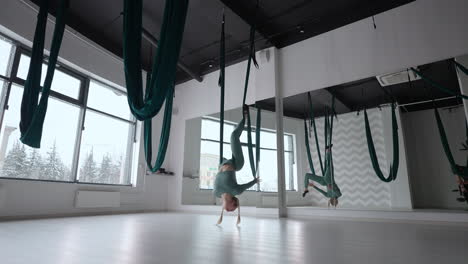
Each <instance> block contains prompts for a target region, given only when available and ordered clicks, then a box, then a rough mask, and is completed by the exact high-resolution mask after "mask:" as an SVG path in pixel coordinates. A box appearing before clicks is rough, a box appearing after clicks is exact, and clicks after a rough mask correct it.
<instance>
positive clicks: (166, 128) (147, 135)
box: [144, 90, 174, 172]
mask: <svg viewBox="0 0 468 264" xmlns="http://www.w3.org/2000/svg"><path fill="white" fill-rule="evenodd" d="M173 93H174V90H170V91H169V93H168V94H167V97H166V105H165V106H164V118H163V123H162V128H161V137H160V139H159V148H158V155H157V156H156V162H155V165H154V166H153V165H151V161H152V158H153V150H152V147H153V146H152V145H153V140H152V135H153V134H152V132H153V131H152V124H151V121H152V120H151V119H148V120H145V121H144V148H145V158H146V164H147V165H148V169H149V170H150V171H151V172H157V171H158V170H159V169H160V168H161V166H162V164H163V162H164V158H165V157H166V151H167V145H168V143H169V136H170V131H171V119H172V102H173V98H174V96H173Z"/></svg>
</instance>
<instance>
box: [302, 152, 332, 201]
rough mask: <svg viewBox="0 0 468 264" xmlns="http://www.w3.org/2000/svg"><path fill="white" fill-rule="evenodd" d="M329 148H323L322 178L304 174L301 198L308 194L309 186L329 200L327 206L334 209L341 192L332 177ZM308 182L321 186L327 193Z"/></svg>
mask: <svg viewBox="0 0 468 264" xmlns="http://www.w3.org/2000/svg"><path fill="white" fill-rule="evenodd" d="M331 147H332V146H328V147H326V148H325V172H324V176H323V177H322V176H318V175H315V174H312V173H306V175H305V179H304V188H305V190H304V193H303V194H302V197H305V195H306V194H307V193H308V192H309V186H311V187H313V188H314V189H316V190H317V191H319V192H320V193H321V194H323V195H324V196H325V197H327V198H330V200H329V201H328V206H330V204H331V205H332V206H334V207H336V206H337V205H338V198H339V197H341V190H340V188H339V187H338V185H337V184H336V182H335V179H334V176H333V163H332V160H331ZM309 180H311V181H314V182H316V183H318V184H320V185H322V186H326V187H327V191H324V190H322V189H320V188H318V187H317V186H315V184H314V183H310V182H309Z"/></svg>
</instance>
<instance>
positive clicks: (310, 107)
mask: <svg viewBox="0 0 468 264" xmlns="http://www.w3.org/2000/svg"><path fill="white" fill-rule="evenodd" d="M307 100H308V102H309V115H310V123H311V126H312V127H313V129H314V136H315V145H316V147H317V155H318V158H319V164H320V169H321V171H322V175H324V169H323V163H322V155H321V154H320V151H319V149H320V143H319V141H318V136H317V127H316V125H315V117H314V111H313V106H312V98H311V96H310V93H307ZM333 100H334V99H333ZM332 104H333V103H332ZM307 141H309V139H307ZM325 144H327V143H326V142H325ZM307 146H309V145H308V144H307ZM312 166H313V164H312Z"/></svg>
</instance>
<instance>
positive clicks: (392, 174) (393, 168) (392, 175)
mask: <svg viewBox="0 0 468 264" xmlns="http://www.w3.org/2000/svg"><path fill="white" fill-rule="evenodd" d="M395 111H396V105H395V104H392V137H393V162H392V163H391V164H390V170H389V175H388V177H385V176H384V175H383V173H382V170H381V169H380V165H379V160H378V158H377V153H376V151H375V146H374V141H373V139H372V132H371V129H370V125H369V117H368V116H367V111H366V110H364V125H365V130H366V139H367V147H368V149H369V155H370V159H371V162H372V167H373V168H374V171H375V174H376V175H377V177H379V179H380V180H382V181H383V182H391V181H394V180H396V177H397V174H398V166H399V152H400V150H399V142H398V123H397V119H396V113H395Z"/></svg>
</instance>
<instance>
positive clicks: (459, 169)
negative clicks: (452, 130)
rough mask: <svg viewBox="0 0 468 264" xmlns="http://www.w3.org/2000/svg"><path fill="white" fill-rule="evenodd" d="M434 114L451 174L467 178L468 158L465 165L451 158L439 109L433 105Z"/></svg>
mask: <svg viewBox="0 0 468 264" xmlns="http://www.w3.org/2000/svg"><path fill="white" fill-rule="evenodd" d="M434 115H435V118H436V121H437V128H438V130H439V136H440V141H442V147H443V148H444V152H445V155H446V156H447V159H448V162H449V163H450V168H451V169H452V172H453V174H455V175H458V176H460V177H462V178H463V179H465V180H468V160H467V165H466V166H460V165H458V164H456V162H455V159H454V158H453V155H452V151H451V150H450V145H449V143H448V140H447V134H446V133H445V128H444V124H443V123H442V120H441V118H440V114H439V110H438V109H437V108H436V107H434Z"/></svg>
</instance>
